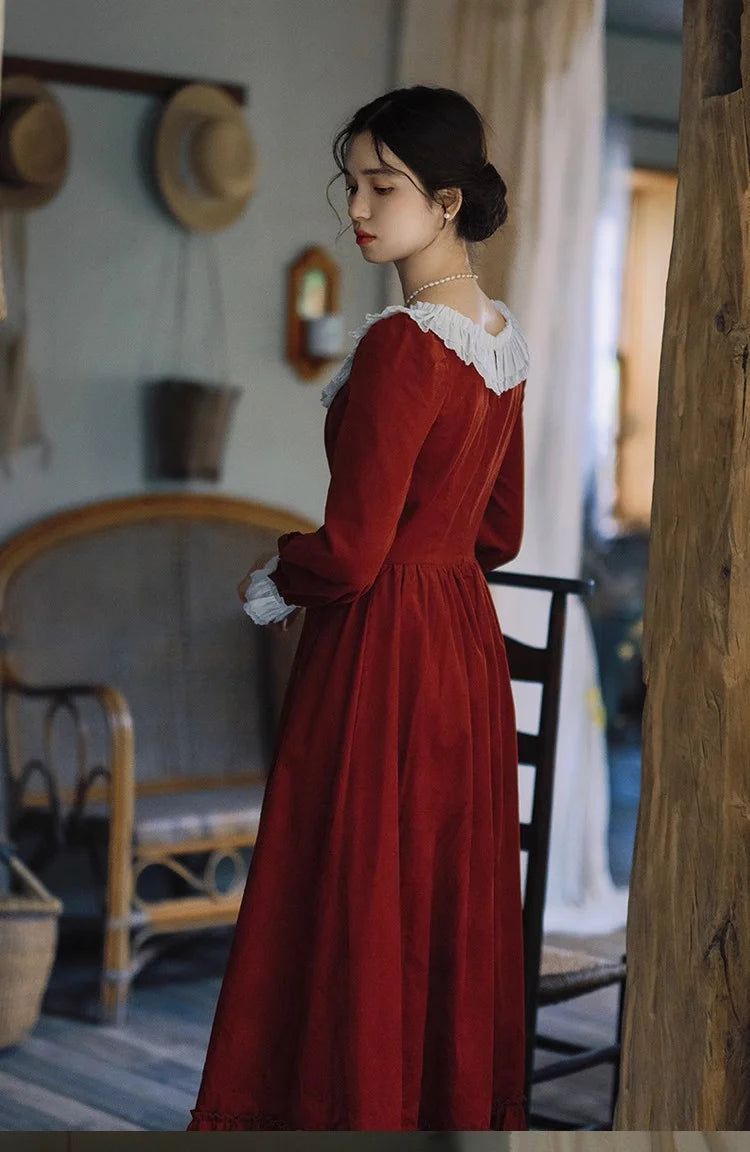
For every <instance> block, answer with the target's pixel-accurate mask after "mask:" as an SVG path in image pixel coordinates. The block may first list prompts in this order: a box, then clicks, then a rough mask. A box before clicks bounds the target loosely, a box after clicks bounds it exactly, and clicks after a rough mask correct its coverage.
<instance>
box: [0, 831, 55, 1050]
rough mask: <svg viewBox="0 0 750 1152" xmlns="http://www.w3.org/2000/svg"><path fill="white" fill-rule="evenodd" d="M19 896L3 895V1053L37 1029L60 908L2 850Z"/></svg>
mask: <svg viewBox="0 0 750 1152" xmlns="http://www.w3.org/2000/svg"><path fill="white" fill-rule="evenodd" d="M0 854H1V855H2V856H3V857H4V858H5V859H6V861H7V863H8V865H9V868H10V874H11V877H12V879H13V881H14V882H15V883H14V887H15V888H16V889H17V891H16V892H11V893H7V894H4V895H0V1048H8V1047H10V1046H11V1045H14V1044H20V1043H21V1041H22V1040H24V1039H25V1038H26V1036H28V1034H29V1033H30V1032H31V1031H32V1029H33V1028H34V1027H35V1025H36V1023H37V1021H38V1019H39V1014H40V1012H41V1009H42V998H43V996H44V993H45V992H46V990H47V983H48V981H49V978H50V973H51V972H52V965H53V963H54V959H55V952H56V951H57V926H58V919H59V916H60V913H61V912H62V903H61V901H60V900H57V899H55V897H54V896H51V895H50V893H49V892H48V891H47V889H46V888H45V887H44V885H43V884H41V883H40V881H39V880H37V878H36V876H34V875H33V873H31V872H30V871H29V870H28V868H27V867H26V865H25V864H23V863H22V861H21V860H19V859H18V857H17V856H15V855H13V853H11V852H9V851H8V850H7V848H5V847H4V846H3V845H0Z"/></svg>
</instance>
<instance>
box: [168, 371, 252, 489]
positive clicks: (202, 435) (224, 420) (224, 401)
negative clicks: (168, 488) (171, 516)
mask: <svg viewBox="0 0 750 1152" xmlns="http://www.w3.org/2000/svg"><path fill="white" fill-rule="evenodd" d="M151 389H152V392H151V400H152V407H151V421H152V434H153V444H154V449H155V453H154V465H155V470H156V474H157V475H158V476H161V477H167V478H170V479H176V480H189V479H200V480H218V479H219V477H220V476H221V470H222V466H223V460H224V448H225V445H226V440H227V434H228V432H229V427H230V424H231V418H232V413H233V411H234V406H235V404H236V403H237V400H238V398H239V396H240V393H241V392H242V389H241V388H239V387H236V386H233V385H229V384H206V383H203V382H201V381H198V380H183V379H168V380H159V381H157V382H156V383H154V384H152V385H151Z"/></svg>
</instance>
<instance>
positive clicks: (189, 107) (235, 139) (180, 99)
mask: <svg viewBox="0 0 750 1152" xmlns="http://www.w3.org/2000/svg"><path fill="white" fill-rule="evenodd" d="M256 167H257V160H256V152H255V145H254V143H253V139H252V136H251V135H250V130H249V128H248V126H247V124H246V122H245V117H244V115H243V113H242V109H241V108H240V106H239V105H238V104H237V102H236V101H235V100H234V99H233V98H232V97H231V96H230V95H229V93H228V92H225V91H224V89H222V88H216V87H214V86H213V85H211V84H187V85H186V86H185V87H184V88H180V90H179V91H178V92H176V93H175V95H174V96H172V97H171V99H170V100H169V101H168V103H167V105H166V107H165V109H164V111H163V113H162V116H161V119H160V121H159V125H158V128H157V130H156V143H155V175H156V182H157V184H158V187H159V191H160V192H161V195H162V197H163V198H164V201H165V202H166V205H167V207H168V208H169V210H170V211H171V212H172V213H173V214H174V215H175V216H176V217H177V219H178V220H179V221H180V223H181V224H183V225H184V226H185V228H188V229H189V230H191V231H195V232H213V231H217V230H218V229H220V228H226V227H228V225H230V224H233V223H234V221H235V220H237V219H238V218H239V217H240V216H241V215H242V213H243V212H244V210H245V207H246V205H247V202H248V200H249V199H250V197H251V195H252V193H253V190H254V188H255V173H256Z"/></svg>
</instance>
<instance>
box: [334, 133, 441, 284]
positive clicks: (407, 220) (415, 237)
mask: <svg viewBox="0 0 750 1152" xmlns="http://www.w3.org/2000/svg"><path fill="white" fill-rule="evenodd" d="M381 151H382V153H383V161H382V162H381V160H380V159H379V157H378V154H377V152H376V151H375V144H374V141H373V138H372V135H371V134H370V133H369V132H363V133H361V134H360V135H358V136H353V137H352V139H351V140H350V141H349V147H348V149H347V153H346V157H345V162H346V174H345V178H346V197H347V208H348V212H349V217H350V219H351V220H352V222H353V225H354V232H355V237H354V238H355V240H356V234H357V233H363V234H364V233H368V234H369V235H370V236H372V237H374V239H373V240H371V241H369V242H367V243H363V244H360V250H361V252H362V255H363V256H364V258H365V260H367V261H368V263H371V264H384V263H386V262H387V261H396V260H405V259H406V258H407V257H408V256H412V255H414V253H415V252H420V251H422V250H423V249H424V248H425V247H427V245H428V244H430V243H432V242H433V241H434V239H435V237H436V235H437V234H438V233H439V232H440V231H441V229H442V225H443V209H442V207H441V206H440V205H439V204H434V203H432V202H431V201H430V200H429V199H427V198H426V196H425V192H424V188H423V187H422V183H421V181H420V180H419V179H418V177H417V176H416V175H415V173H414V172H412V171H411V170H410V169H409V168H407V167H406V165H405V164H404V163H402V161H401V160H399V158H398V156H396V154H395V153H394V152H392V151H391V150H390V148H389V147H388V146H387V144H383V145H382V148H381ZM384 166H386V170H385V171H383V168H384ZM410 177H411V179H410ZM412 181H413V182H414V183H412ZM452 214H453V213H452V212H451V215H452Z"/></svg>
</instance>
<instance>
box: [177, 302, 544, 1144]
mask: <svg viewBox="0 0 750 1152" xmlns="http://www.w3.org/2000/svg"><path fill="white" fill-rule="evenodd" d="M451 311H452V310H451ZM456 315H457V314H456ZM501 335H502V334H501ZM524 389H525V380H523V381H519V382H518V386H515V387H508V388H507V389H506V390H504V391H502V392H496V391H492V390H491V389H490V388H489V387H487V386H486V385H485V382H484V379H483V377H482V376H481V375H480V374H479V372H478V370H477V368H476V367H475V366H474V365H472V364H468V363H465V362H464V361H463V360H462V359H461V358H460V357H459V356H458V355H457V354H456V352H455V351H454V350H452V349H451V348H449V347H447V346H446V344H445V343H444V342H443V341H442V340H441V338H440V336H439V335H437V334H436V332H435V331H433V330H425V329H423V328H421V327H420V326H419V325H418V324H417V323H415V322H414V320H413V319H411V318H410V317H409V316H407V315H405V314H404V313H403V312H401V311H398V312H395V313H394V314H390V315H386V316H384V317H382V318H381V319H379V320H378V322H377V323H373V324H371V326H370V327H369V328H368V330H367V331H366V332H365V334H364V336H363V337H362V339H361V340H360V342H359V344H358V345H357V348H356V352H355V355H354V359H353V362H352V364H351V371H350V374H349V376H348V379H347V380H346V382H345V384H344V385H343V386H342V387H341V388H340V389H339V391H338V392H337V393H336V395H335V397H334V399H333V402H332V403H331V405H330V407H329V409H328V413H327V416H326V422H325V446H326V453H327V457H328V461H329V465H330V469H331V481H330V488H329V492H328V497H327V502H326V510H325V523H324V525H323V527H321V528H320V529H318V531H317V532H311V533H300V532H289V533H286V534H285V535H283V536H281V537H280V538H279V557H280V560H279V564H278V568H277V569H276V571H275V572H274V574H273V577H272V579H273V581H274V583H275V585H276V587H277V589H278V591H279V592H280V593H281V596H282V597H283V598H284V600H285V601H286V602H287V603H288V604H299V605H304V606H305V607H306V609H307V611H306V613H305V620H304V624H303V628H302V631H301V635H300V640H299V645H298V648H297V652H296V655H295V659H294V664H293V667H292V672H291V677H290V680H289V684H288V688H287V693H286V696H285V699H284V705H283V712H282V718H281V724H280V728H279V736H278V739H277V746H276V749H275V754H274V759H273V763H272V767H271V770H270V774H269V777H268V783H267V788H266V792H265V799H264V803H263V809H262V815H261V820H260V827H259V832H258V837H257V843H256V846H255V850H254V855H253V859H252V863H251V867H250V872H249V875H248V880H247V884H246V888H245V893H244V897H243V902H242V907H241V910H240V913H239V918H238V921H237V926H236V931H235V935H234V940H233V944H232V948H231V953H230V956H229V960H228V965H227V969H226V973H225V976H224V981H223V985H222V988H221V993H220V996H219V1001H218V1005H217V1009H216V1015H215V1019H214V1024H213V1030H212V1033H211V1038H210V1043H209V1048H208V1053H207V1057H206V1063H205V1068H204V1071H203V1079H202V1083H201V1087H200V1091H199V1094H198V1100H197V1103H196V1107H195V1109H193V1113H192V1114H193V1120H192V1123H191V1124H190V1129H192V1130H203V1129H297V1130H309V1129H324V1130H334V1129H346V1130H350V1131H354V1130H357V1131H361V1130H414V1129H429V1130H436V1129H448V1130H468V1129H480V1130H486V1129H491V1128H494V1129H516V1130H518V1129H523V1128H525V1118H524V1108H523V1081H524V1002H523V967H522V963H523V961H522V927H521V925H522V908H521V882H520V846H519V814H518V761H517V745H516V729H515V717H514V706H513V699H512V695H511V687H510V680H509V675H508V666H507V662H506V656H505V646H504V642H503V638H502V635H501V631H500V627H499V625H498V620H497V616H496V612H495V607H494V604H493V601H492V598H491V596H490V591H489V588H488V585H487V582H486V579H485V576H484V573H485V571H489V570H491V569H493V568H495V567H497V566H499V565H500V564H503V563H504V562H505V561H507V560H509V559H511V558H512V557H514V556H515V555H516V553H517V551H518V549H519V547H520V540H521V532H522V516H523V432H522V401H523V394H524Z"/></svg>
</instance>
